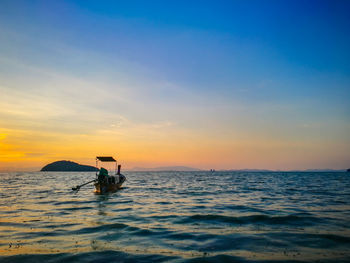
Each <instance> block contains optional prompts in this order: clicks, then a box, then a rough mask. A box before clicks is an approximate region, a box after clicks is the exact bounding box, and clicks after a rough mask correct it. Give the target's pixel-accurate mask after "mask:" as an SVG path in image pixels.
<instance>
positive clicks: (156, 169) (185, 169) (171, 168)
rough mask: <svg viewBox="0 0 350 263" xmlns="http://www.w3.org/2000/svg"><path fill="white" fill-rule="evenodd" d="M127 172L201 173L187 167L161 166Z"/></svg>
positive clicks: (133, 169) (135, 168) (138, 168)
mask: <svg viewBox="0 0 350 263" xmlns="http://www.w3.org/2000/svg"><path fill="white" fill-rule="evenodd" d="M129 171H148V172H160V171H162V172H171V171H178V172H192V171H201V169H197V168H193V167H187V166H161V167H153V168H144V167H134V168H132V169H130V170H129Z"/></svg>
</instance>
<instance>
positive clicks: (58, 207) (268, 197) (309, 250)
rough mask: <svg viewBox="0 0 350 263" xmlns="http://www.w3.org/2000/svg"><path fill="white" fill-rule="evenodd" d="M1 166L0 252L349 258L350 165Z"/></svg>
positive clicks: (8, 256) (131, 258) (13, 255)
mask: <svg viewBox="0 0 350 263" xmlns="http://www.w3.org/2000/svg"><path fill="white" fill-rule="evenodd" d="M125 175H126V177H127V181H126V182H125V184H124V187H123V189H121V190H120V191H118V192H116V193H112V194H107V195H96V194H94V192H93V186H92V185H88V186H85V187H82V188H81V190H80V191H72V190H71V188H72V187H73V186H76V185H77V184H81V183H84V182H87V181H89V180H91V179H94V174H93V173H56V172H50V173H43V172H33V173H2V174H0V262H350V174H349V173H307V172H300V173H297V172H284V173H282V172H273V173H271V172H263V173H259V172H215V173H210V172H125Z"/></svg>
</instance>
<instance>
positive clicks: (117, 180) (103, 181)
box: [95, 156, 126, 194]
mask: <svg viewBox="0 0 350 263" xmlns="http://www.w3.org/2000/svg"><path fill="white" fill-rule="evenodd" d="M103 163H115V171H114V172H113V171H108V170H107V169H106V168H104V167H102V164H103ZM96 167H97V168H98V169H99V170H98V171H97V172H96V180H95V193H97V194H104V193H108V192H115V191H117V190H118V189H120V188H121V187H122V185H123V183H124V182H125V180H126V177H125V176H124V175H123V174H121V173H120V169H121V165H120V164H119V165H117V160H115V159H114V158H113V157H111V156H97V157H96ZM99 167H100V168H99ZM113 173H114V174H113Z"/></svg>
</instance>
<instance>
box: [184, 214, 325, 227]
mask: <svg viewBox="0 0 350 263" xmlns="http://www.w3.org/2000/svg"><path fill="white" fill-rule="evenodd" d="M320 221H322V220H321V219H319V218H317V217H312V216H298V215H287V216H268V215H250V216H240V217H233V216H225V215H213V214H208V215H201V214H197V215H193V216H189V217H186V218H183V219H181V220H179V221H178V223H193V222H197V223H198V222H221V223H229V224H239V225H244V224H259V223H260V224H268V225H303V226H306V225H314V224H316V223H318V222H320Z"/></svg>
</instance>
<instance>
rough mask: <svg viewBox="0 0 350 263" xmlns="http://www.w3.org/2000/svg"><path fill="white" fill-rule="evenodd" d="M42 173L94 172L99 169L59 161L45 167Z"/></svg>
mask: <svg viewBox="0 0 350 263" xmlns="http://www.w3.org/2000/svg"><path fill="white" fill-rule="evenodd" d="M40 171H42V172H94V171H98V169H97V168H96V167H94V166H90V165H82V164H78V163H75V162H71V161H57V162H53V163H50V164H48V165H45V166H44V167H43V168H41V170H40Z"/></svg>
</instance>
